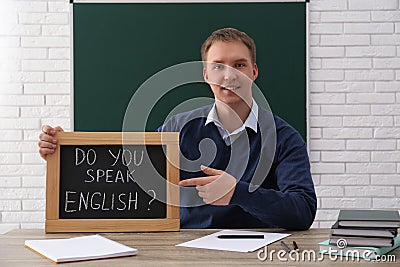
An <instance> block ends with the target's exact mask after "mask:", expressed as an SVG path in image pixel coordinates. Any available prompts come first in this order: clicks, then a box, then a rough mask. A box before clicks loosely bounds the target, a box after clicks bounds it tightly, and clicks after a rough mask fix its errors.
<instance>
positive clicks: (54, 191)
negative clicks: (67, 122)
mask: <svg viewBox="0 0 400 267" xmlns="http://www.w3.org/2000/svg"><path fill="white" fill-rule="evenodd" d="M55 138H57V140H58V144H57V148H56V152H55V153H54V154H52V155H48V156H47V173H46V222H45V231H46V233H52V232H158V231H179V230H180V218H179V206H177V205H172V204H170V203H179V187H178V186H177V185H178V182H179V133H157V132H129V133H127V132H124V133H122V132H60V133H58V134H57V135H56V136H55ZM122 144H123V145H131V144H132V145H165V146H166V148H167V149H166V151H167V155H166V159H167V162H166V167H167V169H166V174H167V175H166V176H167V177H166V180H167V185H166V189H167V192H166V193H167V203H166V207H167V211H166V214H167V215H166V218H165V219H164V218H163V219H60V218H59V195H60V194H59V193H60V150H61V149H60V146H62V145H122Z"/></svg>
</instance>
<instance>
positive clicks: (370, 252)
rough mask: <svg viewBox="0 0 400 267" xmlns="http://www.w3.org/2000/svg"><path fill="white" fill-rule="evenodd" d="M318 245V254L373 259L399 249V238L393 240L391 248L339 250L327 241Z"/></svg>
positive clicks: (353, 247) (357, 247) (355, 247)
mask: <svg viewBox="0 0 400 267" xmlns="http://www.w3.org/2000/svg"><path fill="white" fill-rule="evenodd" d="M318 245H319V253H321V254H331V255H341V256H347V257H359V258H368V259H375V258H376V257H377V256H381V255H384V254H387V253H389V252H390V251H392V250H394V249H395V248H397V247H399V246H400V237H399V236H397V237H395V238H394V245H393V246H391V247H367V246H347V247H345V248H342V249H340V248H338V247H337V246H335V245H330V244H329V239H327V240H325V241H322V242H320V243H318Z"/></svg>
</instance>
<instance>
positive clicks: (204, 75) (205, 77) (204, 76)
mask: <svg viewBox="0 0 400 267" xmlns="http://www.w3.org/2000/svg"><path fill="white" fill-rule="evenodd" d="M206 64H207V63H206ZM203 78H204V81H205V82H206V83H209V82H208V74H207V67H206V66H204V67H203Z"/></svg>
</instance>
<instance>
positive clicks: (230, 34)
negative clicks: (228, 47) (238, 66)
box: [201, 28, 256, 63]
mask: <svg viewBox="0 0 400 267" xmlns="http://www.w3.org/2000/svg"><path fill="white" fill-rule="evenodd" d="M218 41H222V42H232V41H240V42H242V43H244V44H245V45H246V46H247V48H248V49H249V51H250V56H251V62H252V63H255V62H256V44H255V43H254V40H253V39H252V38H251V37H250V36H248V35H247V34H246V33H244V32H241V31H239V30H237V29H234V28H223V29H219V30H216V31H214V32H213V33H212V34H211V35H210V36H209V37H208V38H207V39H206V40H205V41H204V43H203V45H202V46H201V58H202V60H203V61H207V53H208V50H210V47H211V45H212V44H213V43H215V42H218Z"/></svg>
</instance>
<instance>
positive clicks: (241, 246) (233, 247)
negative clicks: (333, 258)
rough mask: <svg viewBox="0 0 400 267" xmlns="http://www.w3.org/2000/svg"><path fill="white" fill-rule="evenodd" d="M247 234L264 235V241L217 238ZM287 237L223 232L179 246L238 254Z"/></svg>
mask: <svg viewBox="0 0 400 267" xmlns="http://www.w3.org/2000/svg"><path fill="white" fill-rule="evenodd" d="M246 234H247V235H248V234H253V235H264V239H220V238H218V237H217V236H219V235H246ZM287 236H290V234H281V233H266V232H253V231H236V230H222V231H219V232H217V233H214V234H211V235H207V236H204V237H200V238H198V239H194V240H191V241H188V242H185V243H182V244H178V245H177V246H179V247H190V248H206V249H216V250H227V251H237V252H253V251H255V250H256V249H259V248H261V247H263V246H266V245H269V244H271V243H273V242H275V241H277V240H280V239H282V238H285V237H287Z"/></svg>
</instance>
